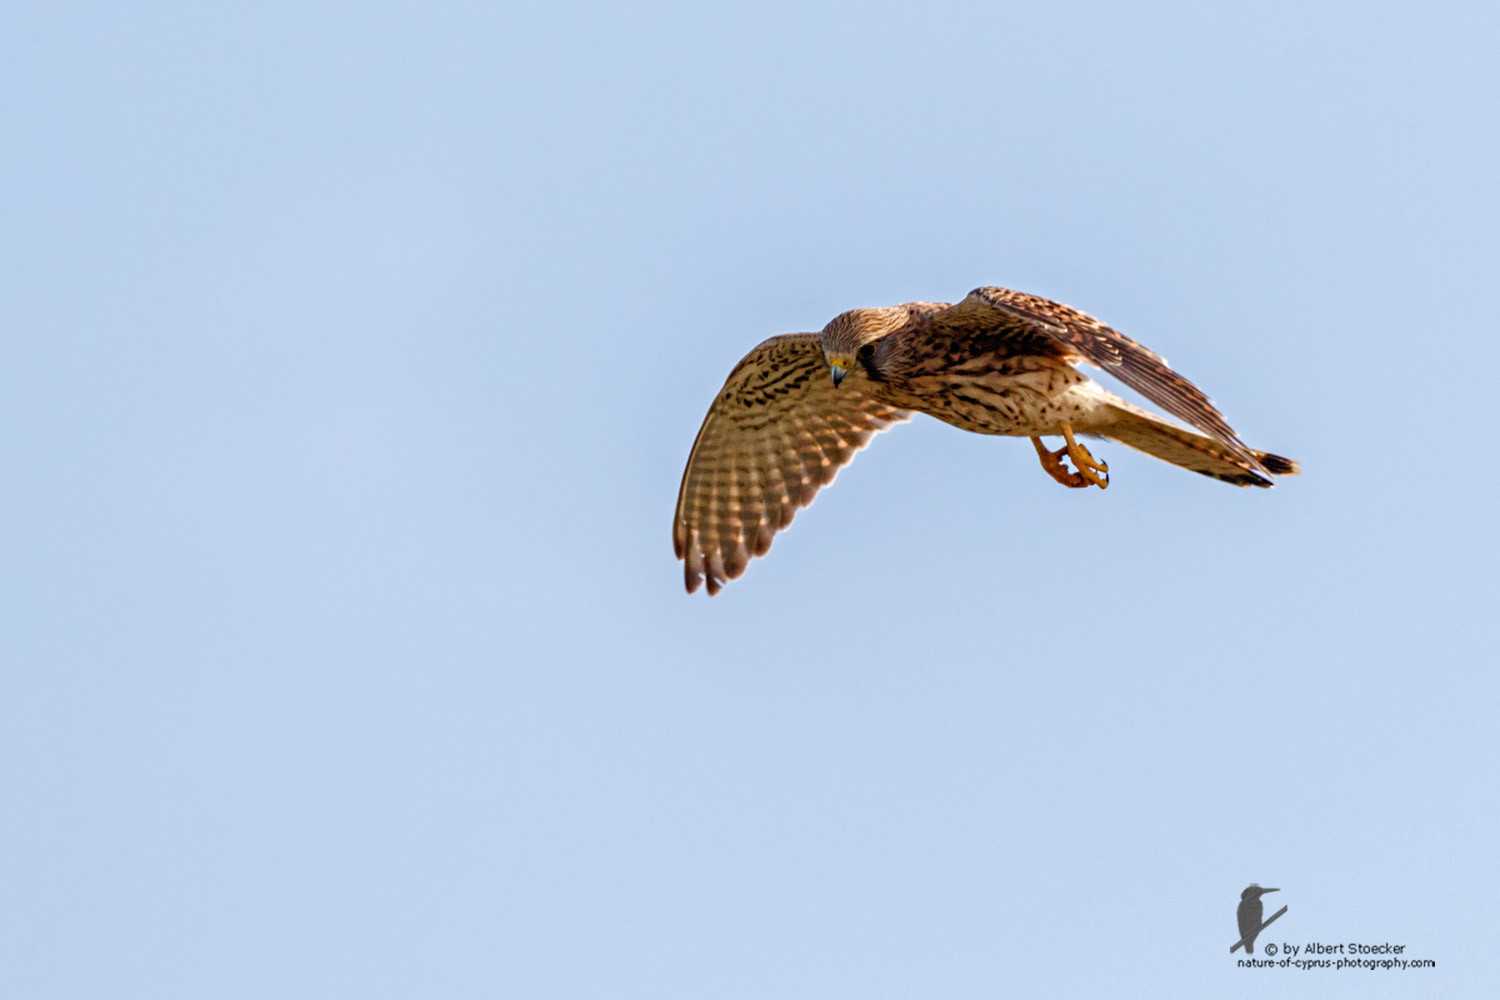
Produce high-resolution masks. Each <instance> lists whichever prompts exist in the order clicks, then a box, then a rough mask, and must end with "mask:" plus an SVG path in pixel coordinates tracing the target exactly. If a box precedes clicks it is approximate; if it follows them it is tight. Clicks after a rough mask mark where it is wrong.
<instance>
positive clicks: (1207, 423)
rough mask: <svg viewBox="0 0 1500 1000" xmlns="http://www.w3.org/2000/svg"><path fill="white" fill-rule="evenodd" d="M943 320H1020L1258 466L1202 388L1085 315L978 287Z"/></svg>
mask: <svg viewBox="0 0 1500 1000" xmlns="http://www.w3.org/2000/svg"><path fill="white" fill-rule="evenodd" d="M950 314H951V317H950ZM945 317H950V321H953V322H981V323H983V322H986V321H987V322H989V323H1001V324H1004V323H1005V322H1007V321H1010V322H1017V321H1019V322H1020V323H1023V324H1025V325H1026V326H1028V327H1031V328H1032V329H1033V330H1035V331H1037V332H1040V333H1043V334H1045V335H1046V336H1047V337H1048V338H1049V339H1050V340H1052V341H1053V342H1055V343H1056V344H1057V345H1058V346H1059V347H1061V348H1062V349H1063V350H1064V351H1066V352H1067V353H1068V354H1071V355H1073V356H1074V357H1073V359H1074V360H1083V361H1087V362H1089V363H1090V364H1092V365H1095V366H1097V367H1099V368H1102V369H1103V370H1104V371H1106V372H1108V373H1109V374H1111V375H1113V376H1114V377H1115V378H1117V379H1119V380H1120V381H1121V382H1124V383H1125V384H1126V385H1128V386H1130V387H1131V388H1132V389H1134V390H1136V391H1137V392H1139V393H1140V394H1141V395H1143V396H1145V397H1146V398H1147V399H1149V400H1151V401H1152V402H1153V403H1155V404H1157V405H1158V406H1160V407H1162V408H1163V409H1165V410H1166V411H1167V412H1168V413H1170V414H1172V415H1173V416H1174V417H1177V418H1178V419H1179V420H1185V421H1187V422H1188V423H1189V424H1192V425H1193V426H1194V427H1196V428H1198V429H1199V430H1201V431H1203V432H1204V433H1205V434H1208V435H1211V436H1213V437H1215V438H1218V439H1219V441H1221V442H1222V443H1223V444H1224V445H1225V446H1226V447H1228V448H1229V449H1230V450H1231V451H1233V452H1234V453H1235V455H1236V456H1237V457H1239V458H1241V459H1243V460H1245V461H1247V462H1249V463H1250V464H1251V465H1252V466H1254V467H1255V468H1257V469H1259V468H1260V464H1259V463H1258V462H1256V460H1255V456H1254V455H1253V454H1252V453H1251V451H1250V449H1249V448H1247V447H1246V446H1245V443H1244V442H1243V441H1241V440H1240V438H1239V435H1238V434H1236V433H1235V432H1234V428H1233V427H1230V426H1229V422H1228V421H1226V420H1225V419H1224V415H1223V414H1222V413H1220V412H1219V410H1218V408H1217V407H1215V406H1214V404H1213V401H1212V400H1210V399H1209V398H1208V397H1207V396H1205V395H1204V394H1203V391H1202V390H1201V389H1199V388H1198V387H1197V386H1196V385H1194V384H1193V383H1191V382H1189V381H1188V380H1187V379H1185V378H1183V377H1182V376H1181V375H1179V374H1177V373H1176V372H1174V371H1173V370H1172V369H1171V367H1170V366H1168V364H1167V360H1166V359H1165V358H1163V357H1162V356H1161V355H1160V354H1157V353H1156V352H1155V351H1150V350H1147V349H1146V348H1144V347H1142V346H1141V345H1140V344H1137V343H1136V342H1135V341H1133V340H1131V339H1130V338H1129V337H1127V336H1125V335H1124V334H1123V333H1120V332H1119V331H1118V330H1115V329H1113V328H1111V327H1108V326H1105V325H1104V324H1103V323H1101V322H1099V321H1098V320H1097V319H1095V318H1094V317H1092V316H1089V315H1088V314H1086V313H1081V312H1079V311H1078V310H1077V309H1072V308H1070V307H1068V306H1065V305H1062V304H1061V303H1058V302H1053V301H1052V300H1051V299H1044V298H1042V297H1040V296H1038V295H1027V294H1026V293H1025V292H1014V291H1011V290H1010V289H1008V288H976V289H974V291H972V292H970V293H969V295H968V297H967V298H965V299H964V300H963V301H962V302H960V303H958V304H957V305H954V306H950V307H949V308H948V309H947V310H945V311H944V312H940V313H936V314H934V316H933V320H934V321H935V322H942V321H943V320H944V318H945Z"/></svg>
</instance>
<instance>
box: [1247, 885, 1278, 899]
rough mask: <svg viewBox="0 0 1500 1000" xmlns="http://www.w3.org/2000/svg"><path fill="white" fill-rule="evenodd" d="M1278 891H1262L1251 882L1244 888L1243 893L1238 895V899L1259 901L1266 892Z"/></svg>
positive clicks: (1273, 890) (1276, 890)
mask: <svg viewBox="0 0 1500 1000" xmlns="http://www.w3.org/2000/svg"><path fill="white" fill-rule="evenodd" d="M1280 891H1281V890H1280V889H1262V888H1261V887H1260V886H1258V885H1256V884H1255V883H1253V882H1252V883H1250V884H1249V885H1247V886H1245V891H1244V892H1242V893H1240V899H1242V900H1245V899H1259V898H1260V897H1261V896H1264V895H1265V894H1266V893H1268V892H1280Z"/></svg>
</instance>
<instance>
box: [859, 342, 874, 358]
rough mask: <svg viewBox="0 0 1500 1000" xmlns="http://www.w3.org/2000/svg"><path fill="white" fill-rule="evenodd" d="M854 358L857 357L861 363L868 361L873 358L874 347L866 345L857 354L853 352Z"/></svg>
mask: <svg viewBox="0 0 1500 1000" xmlns="http://www.w3.org/2000/svg"><path fill="white" fill-rule="evenodd" d="M855 356H856V357H858V358H859V360H861V361H869V360H870V359H871V358H873V357H874V356H875V345H874V344H866V345H865V346H864V347H861V348H860V349H859V350H858V351H857V352H855Z"/></svg>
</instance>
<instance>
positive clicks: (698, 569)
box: [672, 333, 911, 594]
mask: <svg viewBox="0 0 1500 1000" xmlns="http://www.w3.org/2000/svg"><path fill="white" fill-rule="evenodd" d="M910 416H911V414H910V413H908V412H907V411H906V410H899V409H896V408H895V407H893V406H887V405H886V404H884V403H881V402H878V401H876V400H874V399H872V398H870V397H869V396H867V395H865V394H863V393H861V392H860V391H859V388H858V380H853V379H850V380H846V381H845V382H844V384H843V385H842V386H841V387H835V386H834V384H833V380H832V378H831V377H830V376H829V372H828V366H827V364H826V363H825V362H824V361H823V352H822V349H821V348H820V347H819V346H818V338H817V335H816V334H811V333H794V334H788V335H786V336H781V337H772V338H771V339H770V340H767V341H766V342H765V343H763V344H761V345H760V346H759V347H757V348H756V349H755V350H753V351H751V352H750V353H749V354H748V355H746V356H745V359H744V360H743V361H741V362H740V363H739V364H738V365H736V366H735V369H734V371H732V372H730V374H729V378H728V380H727V381H726V382H725V383H724V388H723V389H721V390H720V391H719V395H718V397H717V398H716V399H715V400H714V402H713V405H712V406H711V407H709V410H708V416H707V417H705V418H704V419H703V427H702V428H701V429H700V430H699V431H698V439H697V440H696V441H695V442H693V451H692V453H691V454H690V455H689V456H688V462H687V469H686V470H685V471H684V472H683V474H682V488H681V490H680V491H679V492H678V494H677V513H676V514H675V516H674V517H673V519H672V545H673V547H674V548H675V549H676V551H677V558H679V559H681V560H683V561H684V563H685V572H686V579H687V589H688V593H692V592H693V591H695V590H697V589H698V586H699V584H701V583H702V582H703V581H704V579H707V580H708V592H709V593H710V594H716V593H718V592H719V588H720V587H722V586H723V585H724V582H725V581H726V580H732V579H734V578H735V577H737V576H739V575H740V574H741V573H743V572H744V571H745V564H746V563H748V562H749V561H750V557H751V556H760V555H765V553H766V550H767V549H769V548H770V547H771V538H772V536H773V535H774V534H775V533H776V532H777V531H779V530H781V529H782V528H784V527H786V526H787V525H788V524H791V523H792V516H793V515H794V514H796V512H797V509H798V508H799V507H806V506H807V505H808V504H810V503H812V499H813V497H814V496H815V495H816V494H817V492H818V490H819V488H821V487H823V486H826V485H828V484H829V483H831V482H833V477H834V476H836V475H837V474H838V470H839V469H840V468H841V467H842V466H844V465H846V464H848V462H849V460H850V459H852V458H853V457H854V453H855V452H857V451H859V450H860V449H861V448H863V447H864V446H865V445H866V444H867V443H868V442H869V440H870V438H871V437H873V436H874V435H875V434H876V433H877V432H879V431H882V430H885V428H887V427H889V426H890V425H891V424H893V423H896V422H897V421H901V420H906V419H908V418H909V417H910Z"/></svg>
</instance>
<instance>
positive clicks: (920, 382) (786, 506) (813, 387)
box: [672, 288, 1298, 594]
mask: <svg viewBox="0 0 1500 1000" xmlns="http://www.w3.org/2000/svg"><path fill="white" fill-rule="evenodd" d="M1085 361H1086V362H1088V363H1090V364H1092V365H1094V366H1096V367H1099V368H1102V369H1104V370H1105V371H1107V372H1109V373H1110V374H1112V375H1114V376H1116V377H1117V378H1119V379H1120V381H1121V382H1124V383H1125V384H1126V385H1128V386H1130V387H1131V388H1133V389H1136V390H1137V391H1139V392H1140V393H1141V394H1142V395H1143V396H1145V397H1146V398H1147V399H1149V400H1151V401H1152V402H1154V403H1156V404H1157V405H1159V406H1161V407H1163V408H1164V409H1165V410H1166V411H1167V412H1168V413H1170V414H1172V415H1173V416H1175V417H1178V418H1179V419H1181V420H1184V421H1186V422H1187V423H1188V424H1191V425H1192V426H1193V427H1195V428H1197V429H1198V431H1201V432H1202V433H1198V432H1196V431H1192V430H1188V429H1186V428H1183V427H1179V426H1178V425H1176V424H1173V423H1171V422H1169V421H1167V420H1164V419H1162V418H1161V417H1157V416H1155V415H1153V414H1151V413H1148V412H1147V411H1145V410H1143V409H1141V408H1139V407H1136V406H1132V405H1131V404H1129V403H1127V402H1125V401H1124V400H1122V399H1120V398H1119V397H1117V396H1115V395H1113V394H1112V393H1109V392H1107V391H1106V390H1105V389H1104V388H1103V387H1102V386H1099V385H1098V384H1097V383H1095V382H1093V381H1091V380H1089V379H1088V378H1087V377H1086V376H1084V375H1083V374H1082V373H1080V372H1079V371H1078V370H1077V369H1076V368H1074V367H1073V366H1074V365H1076V364H1078V363H1079V362H1085ZM913 412H921V413H928V414H931V415H932V416H934V417H937V418H938V419H939V420H943V421H946V422H948V423H950V424H953V425H954V426H956V427H961V428H963V429H964V430H969V431H974V432H976V433H980V434H1003V435H1016V436H1024V437H1030V438H1031V439H1032V441H1033V442H1034V443H1035V445H1036V449H1037V453H1038V455H1039V456H1040V457H1041V460H1042V466H1043V468H1044V469H1046V470H1047V472H1048V473H1049V474H1050V475H1052V476H1053V478H1055V479H1057V480H1058V482H1060V483H1063V484H1064V485H1066V486H1072V487H1086V486H1090V485H1096V486H1099V487H1101V488H1103V487H1105V486H1107V485H1108V484H1109V479H1108V466H1107V465H1105V464H1104V463H1102V462H1099V461H1096V460H1095V459H1094V457H1093V456H1092V455H1091V454H1089V452H1088V449H1086V448H1084V447H1083V446H1082V445H1080V444H1078V443H1077V441H1076V440H1075V438H1074V434H1075V432H1076V433H1077V434H1080V435H1088V436H1093V437H1101V438H1106V439H1110V440H1114V441H1119V442H1120V443H1122V444H1125V445H1129V446H1130V447H1132V448H1136V449H1138V450H1140V451H1144V452H1146V453H1147V454H1150V455H1154V456H1156V457H1157V458H1160V459H1163V460H1165V461H1168V462H1171V463H1173V464H1174V465H1179V466H1181V467H1183V468H1185V469H1191V470H1192V471H1194V472H1198V473H1201V474H1203V475H1206V476H1213V477H1214V478H1217V479H1221V480H1223V481H1225V482H1229V483H1234V484H1236V485H1239V486H1270V485H1271V477H1272V476H1281V475H1295V474H1296V473H1297V471H1298V468H1297V463H1296V462H1293V461H1291V460H1290V459H1286V458H1282V457H1280V456H1278V455H1271V454H1268V453H1266V452H1263V451H1255V450H1253V449H1251V448H1249V447H1247V446H1246V445H1245V444H1244V442H1242V441H1241V440H1240V439H1239V436H1238V435H1236V434H1235V432H1234V429H1233V428H1231V427H1230V426H1229V424H1228V423H1227V422H1226V421H1225V420H1224V417H1223V415H1222V414H1221V413H1219V411H1218V410H1217V409H1216V408H1215V407H1214V405H1213V403H1212V402H1210V401H1209V399H1208V397H1207V396H1205V395H1204V394H1203V393H1202V392H1201V391H1200V390H1199V389H1198V387H1197V386H1195V385H1193V384H1192V383H1191V382H1189V381H1188V380H1187V379H1185V378H1183V377H1182V376H1181V375H1178V374H1177V373H1176V372H1174V371H1173V370H1172V369H1171V368H1170V367H1168V366H1167V363H1166V361H1165V360H1164V359H1163V358H1161V357H1160V356H1159V355H1157V354H1155V353H1153V352H1151V351H1149V350H1147V349H1146V348H1144V347H1142V346H1141V345H1140V344H1137V343H1136V342H1135V341H1133V340H1131V339H1130V338H1128V337H1126V336H1124V335H1123V334H1120V333H1118V332H1116V331H1115V330H1113V329H1111V328H1109V327H1107V326H1105V325H1104V324H1103V323H1100V322H1099V321H1098V320H1096V319H1094V318H1093V317H1091V316H1087V315H1085V314H1083V313H1081V312H1078V311H1077V310H1074V309H1070V308H1069V307H1067V306H1064V305H1060V304H1058V303H1056V302H1051V301H1048V300H1047V299H1043V298H1038V297H1037V296H1035V295H1027V294H1024V293H1022V292H1013V291H1010V290H1008V289H1004V288H980V289H976V290H975V291H973V292H971V293H969V295H968V297H967V298H965V299H964V300H963V301H962V302H959V303H958V304H956V305H948V304H947V303H942V302H912V303H908V304H906V305H901V306H891V307H888V308H884V309H854V310H851V311H849V312H846V313H843V314H841V315H839V316H837V317H835V318H834V319H833V321H832V322H831V323H829V324H828V325H827V326H826V327H824V328H823V331H822V333H817V334H813V333H796V334H789V335H785V336H780V337H772V338H771V339H770V340H767V341H765V342H764V343H762V344H761V345H760V346H759V347H757V348H756V349H755V350H753V351H751V352H750V353H749V354H748V355H746V356H745V358H744V360H742V361H741V362H740V363H739V364H738V365H737V366H735V369H734V371H732V372H731V373H730V375H729V379H728V380H727V381H726V382H725V383H724V388H723V389H722V390H720V392H719V395H718V397H717V398H716V399H715V400H714V402H713V405H712V406H711V407H710V408H709V411H708V416H707V417H705V418H704V421H703V426H702V428H701V429H700V430H699V431H698V439H697V440H696V441H695V442H694V443H693V450H692V453H691V454H690V455H689V456H688V462H687V469H686V470H685V471H684V473H683V477H682V488H681V491H680V492H679V494H678V498H677V511H676V514H675V516H674V518H673V521H672V542H673V546H674V548H675V550H676V552H677V558H679V559H681V560H683V562H684V564H685V565H684V570H685V574H686V583H687V589H688V591H689V592H692V591H695V590H697V589H698V587H699V585H700V584H702V583H703V582H704V581H705V580H706V581H707V582H708V592H709V593H710V594H716V593H718V591H719V589H720V588H721V587H722V586H723V584H724V582H725V581H726V580H732V579H734V578H735V577H737V576H739V575H740V574H741V573H743V572H744V570H745V566H746V564H747V563H748V562H749V560H750V558H751V557H752V556H759V555H764V554H765V553H766V550H767V549H769V548H770V547H771V540H772V537H773V536H774V534H775V533H776V532H777V531H779V530H780V529H782V528H784V527H786V526H787V525H788V524H790V523H791V520H792V516H793V515H794V514H795V513H796V511H797V509H798V508H800V507H805V506H807V505H808V504H809V503H811V502H812V499H813V496H814V495H816V493H817V491H818V490H819V489H820V488H821V487H823V486H826V485H827V484H828V483H831V482H832V481H833V478H834V476H835V475H836V474H837V473H838V470H839V469H840V468H841V467H842V466H844V465H845V464H847V463H848V462H849V461H850V460H851V459H852V458H853V457H854V453H855V452H857V451H858V450H859V449H861V448H863V447H864V446H865V445H866V444H867V443H868V442H869V440H870V438H871V437H873V436H874V435H875V434H876V433H877V432H878V431H881V430H884V429H885V428H886V427H889V426H890V425H891V424H893V423H897V422H899V421H902V420H906V419H909V418H910V416H911V414H912V413H913ZM1042 435H1062V436H1063V437H1064V438H1065V441H1066V444H1065V445H1064V447H1062V448H1060V449H1058V450H1057V451H1049V450H1048V449H1046V448H1045V447H1044V446H1043V445H1042V442H1041V436H1042ZM1064 457H1066V458H1069V459H1071V461H1072V462H1073V465H1074V466H1075V468H1076V471H1070V470H1069V469H1067V467H1066V466H1065V465H1063V463H1062V460H1063V458H1064Z"/></svg>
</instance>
